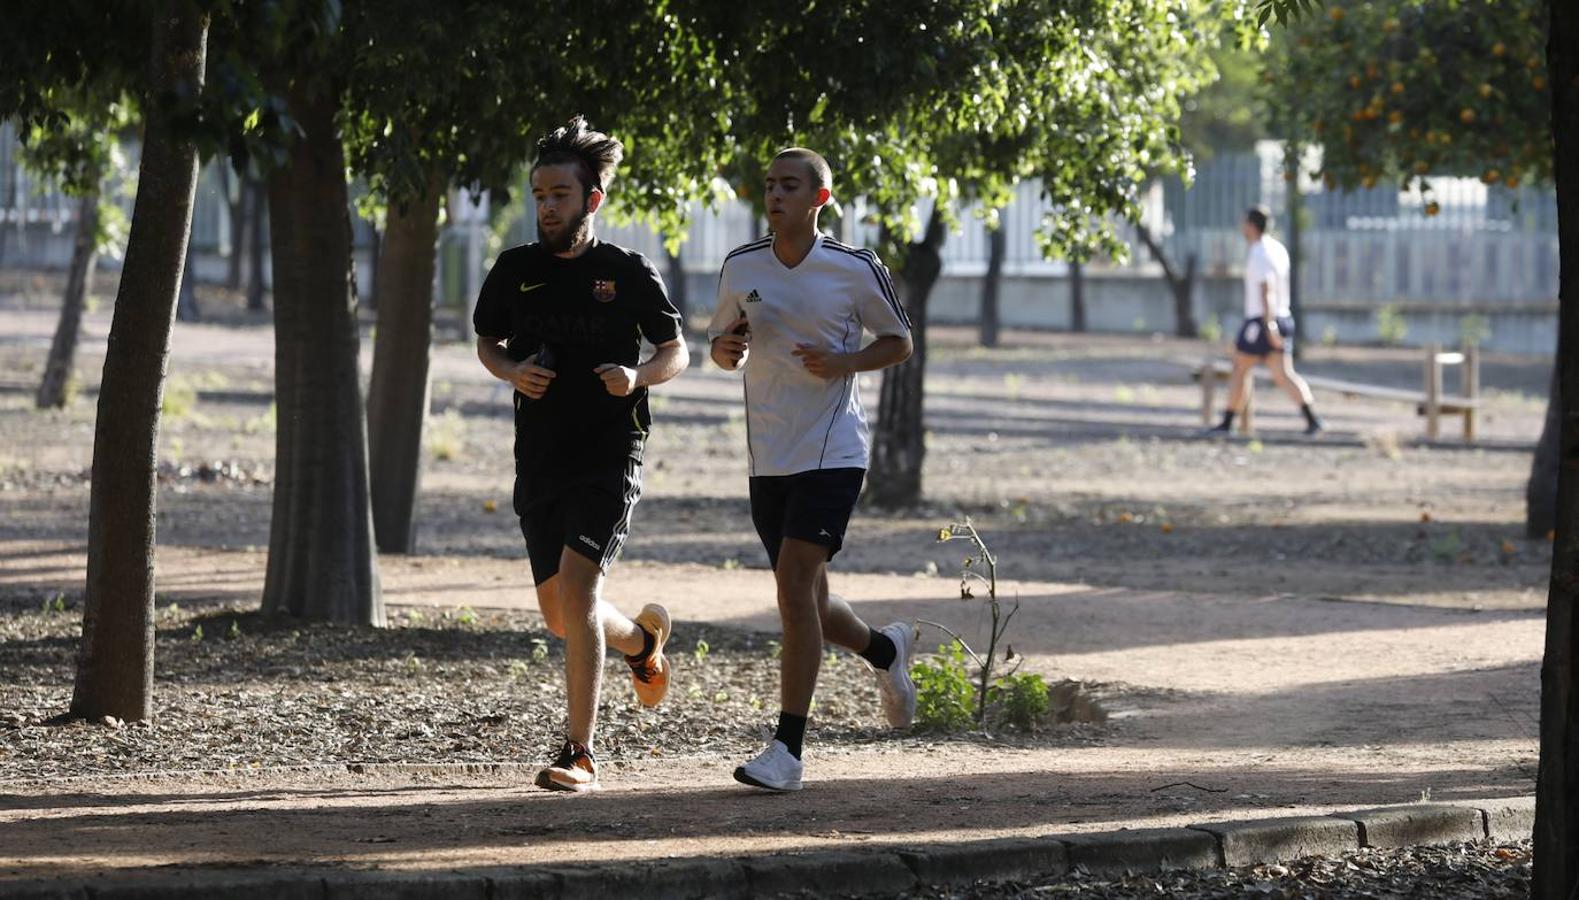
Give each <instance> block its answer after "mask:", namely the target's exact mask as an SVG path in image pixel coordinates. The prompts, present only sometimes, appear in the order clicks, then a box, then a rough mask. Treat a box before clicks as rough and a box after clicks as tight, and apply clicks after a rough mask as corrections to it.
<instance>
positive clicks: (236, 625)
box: [225, 619, 241, 641]
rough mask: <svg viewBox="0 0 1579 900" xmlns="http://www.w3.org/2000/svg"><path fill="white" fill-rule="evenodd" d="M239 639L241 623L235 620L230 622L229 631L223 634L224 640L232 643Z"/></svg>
mask: <svg viewBox="0 0 1579 900" xmlns="http://www.w3.org/2000/svg"><path fill="white" fill-rule="evenodd" d="M240 637H241V623H240V622H238V621H236V620H235V619H231V620H230V630H229V631H226V632H225V640H227V641H234V640H236V639H238V638H240Z"/></svg>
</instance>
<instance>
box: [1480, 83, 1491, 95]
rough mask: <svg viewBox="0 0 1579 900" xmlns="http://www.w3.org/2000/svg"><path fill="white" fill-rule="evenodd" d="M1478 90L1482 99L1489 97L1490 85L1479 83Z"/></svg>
mask: <svg viewBox="0 0 1579 900" xmlns="http://www.w3.org/2000/svg"><path fill="white" fill-rule="evenodd" d="M1479 90H1480V96H1482V97H1490V96H1491V85H1489V84H1487V83H1485V82H1484V81H1482V82H1481V83H1480V88H1479Z"/></svg>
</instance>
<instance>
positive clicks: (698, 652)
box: [691, 641, 713, 662]
mask: <svg viewBox="0 0 1579 900" xmlns="http://www.w3.org/2000/svg"><path fill="white" fill-rule="evenodd" d="M712 649H713V648H712V647H710V646H708V644H707V641H697V642H696V647H695V649H693V650H692V651H691V657H692V658H693V659H695V660H696V661H697V662H701V661H702V660H704V659H707V654H708V653H709V652H710V651H711V650H712Z"/></svg>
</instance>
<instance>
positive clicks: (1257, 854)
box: [0, 796, 1535, 900]
mask: <svg viewBox="0 0 1579 900" xmlns="http://www.w3.org/2000/svg"><path fill="white" fill-rule="evenodd" d="M1534 818H1535V798H1534V797H1530V796H1525V797H1508V798H1501V799H1494V800H1467V801H1459V802H1454V803H1431V804H1411V805H1407V806H1390V807H1381V808H1377V809H1362V810H1354V811H1350V812H1338V813H1333V814H1332V815H1329V816H1291V817H1286V818H1274V819H1249V820H1241V821H1236V822H1204V823H1200V824H1197V825H1191V826H1189V827H1187V828H1149V829H1136V830H1133V831H1130V830H1122V831H1105V832H1094V833H1090V834H1070V835H1050V836H1047V837H1037V838H1004V839H997V840H988V841H973V842H967V843H954V844H937V845H926V846H919V847H901V848H882V849H878V848H874V849H872V850H867V851H857V850H850V851H845V850H834V851H817V852H810V853H799V854H786V855H776V856H754V857H745V858H739V859H715V858H708V857H694V858H688V859H672V860H655V861H637V862H621V863H618V864H614V865H607V866H576V867H571V866H530V867H519V868H509V867H498V868H489V869H471V870H466V871H452V872H409V873H408V872H387V871H378V872H365V871H354V870H345V869H336V870H329V871H326V870H321V869H320V870H312V869H300V870H282V869H274V868H271V869H267V870H261V871H257V872H250V871H244V870H235V871H229V872H212V871H205V872H193V873H188V874H182V875H177V876H171V877H168V878H146V879H144V878H138V879H137V880H136V881H135V882H128V881H126V880H124V879H123V880H120V881H118V882H117V881H114V880H110V879H103V878H95V879H91V880H87V881H81V882H69V881H56V882H40V881H32V882H12V883H4V882H0V900H88V898H92V900H144V898H154V897H159V898H187V897H191V898H197V897H214V896H224V897H227V898H230V897H238V898H250V897H259V898H262V897H270V898H273V897H287V898H292V900H297V898H300V900H360V898H374V897H376V898H395V900H401V898H408V897H411V898H415V897H423V898H433V897H440V898H450V897H455V898H464V900H517V898H520V900H525V898H543V900H560V898H567V900H568V898H572V897H586V896H614V895H628V896H632V895H633V896H640V897H644V898H676V900H691V898H699V897H728V898H745V897H761V896H772V895H774V894H785V893H797V892H803V891H811V892H814V893H819V894H820V893H832V892H836V893H841V894H883V893H889V894H892V893H898V892H900V891H905V890H909V889H912V888H914V887H916V886H917V885H924V884H944V885H954V886H969V885H971V884H975V883H977V882H990V881H1014V880H1027V879H1030V878H1033V877H1042V876H1053V877H1057V876H1059V875H1064V874H1067V873H1069V872H1070V871H1073V870H1076V869H1079V870H1081V871H1084V872H1087V873H1090V874H1095V875H1112V876H1117V875H1123V874H1125V873H1127V872H1158V871H1163V870H1167V869H1214V868H1221V867H1223V866H1241V865H1255V864H1261V863H1273V862H1286V861H1289V860H1293V859H1298V858H1300V857H1302V856H1313V855H1324V856H1334V855H1337V854H1339V853H1343V852H1346V851H1349V850H1356V849H1360V848H1363V847H1399V846H1408V845H1412V844H1432V843H1449V842H1455V841H1465V840H1484V839H1486V838H1488V837H1489V838H1492V839H1494V840H1519V839H1523V838H1528V837H1529V836H1530V834H1531V831H1532V830H1533V826H1534Z"/></svg>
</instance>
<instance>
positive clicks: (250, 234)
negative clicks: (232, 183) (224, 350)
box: [245, 175, 269, 312]
mask: <svg viewBox="0 0 1579 900" xmlns="http://www.w3.org/2000/svg"><path fill="white" fill-rule="evenodd" d="M245 188H246V191H247V195H248V196H249V197H250V198H251V199H250V200H249V201H248V203H247V219H248V220H249V221H248V224H247V243H248V245H249V246H248V247H247V259H248V265H249V266H250V268H249V269H248V270H247V309H248V310H251V311H252V312H263V311H264V310H265V309H266V306H265V304H264V302H263V273H264V271H265V267H264V265H263V257H264V255H265V254H266V252H267V249H268V244H267V243H266V242H265V240H264V239H265V238H266V237H267V235H268V227H269V221H268V213H269V192H268V191H267V190H266V189H265V188H264V185H263V182H262V180H260V179H259V178H257V177H256V176H253V175H248V176H247V180H246V184H245Z"/></svg>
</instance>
